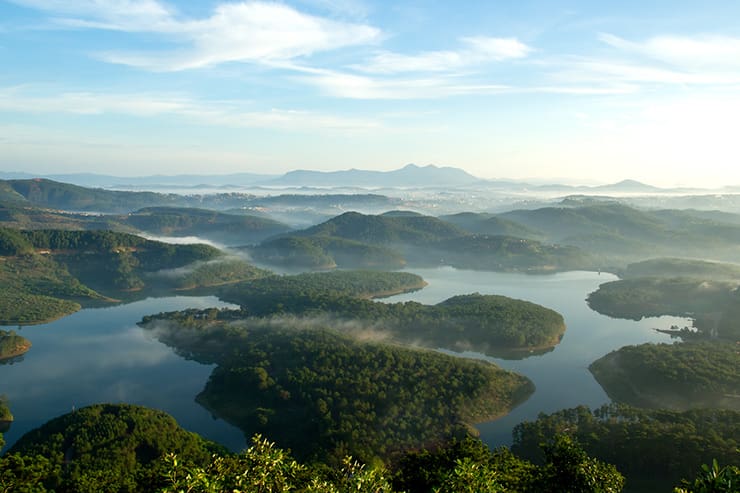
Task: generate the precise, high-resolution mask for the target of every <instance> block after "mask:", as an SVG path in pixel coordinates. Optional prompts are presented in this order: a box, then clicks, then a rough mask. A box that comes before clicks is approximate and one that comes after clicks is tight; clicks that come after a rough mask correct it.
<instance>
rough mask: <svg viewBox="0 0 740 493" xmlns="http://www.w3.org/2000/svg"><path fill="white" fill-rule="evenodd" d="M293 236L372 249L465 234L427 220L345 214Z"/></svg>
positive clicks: (419, 217)
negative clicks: (353, 243)
mask: <svg viewBox="0 0 740 493" xmlns="http://www.w3.org/2000/svg"><path fill="white" fill-rule="evenodd" d="M295 234H296V235H297V236H336V237H340V238H346V239H351V240H355V241H361V242H364V243H370V244H375V245H378V244H379V245H393V244H407V243H410V244H416V245H418V244H423V243H424V242H430V241H439V240H443V239H449V238H455V237H458V236H463V235H465V234H466V233H465V232H464V231H463V230H461V229H459V228H457V227H456V226H453V225H452V224H450V223H446V222H444V221H442V220H440V219H437V218H435V217H431V216H388V215H378V216H372V215H365V214H360V213H358V212H346V213H344V214H342V215H340V216H337V217H335V218H332V219H330V220H328V221H326V222H324V223H322V224H319V225H317V226H313V227H311V228H308V229H305V230H303V231H300V232H297V233H295Z"/></svg>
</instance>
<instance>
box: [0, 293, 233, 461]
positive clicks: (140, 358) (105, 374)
mask: <svg viewBox="0 0 740 493" xmlns="http://www.w3.org/2000/svg"><path fill="white" fill-rule="evenodd" d="M211 306H219V307H223V306H230V305H227V304H225V303H222V302H220V301H219V300H218V299H217V298H215V297H184V296H179V297H173V298H150V299H147V300H144V301H139V302H136V303H131V304H128V305H118V306H113V307H109V308H96V309H86V310H81V311H79V312H77V313H75V314H73V315H70V316H69V317H65V318H62V319H60V320H57V321H55V322H52V323H49V324H44V325H33V326H28V327H23V328H21V329H20V330H18V329H16V331H17V332H18V333H19V334H21V335H23V336H24V337H26V338H27V339H29V340H30V341H31V343H32V344H33V347H31V349H30V350H29V351H28V352H27V353H26V354H25V355H24V357H23V361H20V362H18V363H14V364H12V365H0V382H2V383H0V394H5V395H6V396H7V397H8V399H9V401H10V406H11V411H12V412H13V415H14V416H15V421H14V422H13V424H12V426H11V428H10V431H9V432H7V433H6V434H5V441H6V442H7V446H10V445H11V444H12V443H13V442H15V441H16V440H17V439H18V438H20V437H21V436H22V435H23V434H24V433H25V432H27V431H29V430H31V429H33V428H36V427H37V426H39V425H41V424H43V423H45V422H46V421H48V420H49V419H51V418H53V417H56V416H59V415H61V414H64V413H68V412H70V411H71V410H72V409H74V408H79V407H82V406H87V405H90V404H96V403H101V402H112V403H119V402H126V403H130V404H140V405H144V406H148V407H152V408H156V409H162V410H164V411H166V412H168V413H169V414H171V415H172V416H174V417H175V419H176V420H177V421H178V423H180V425H181V426H183V427H184V428H186V429H188V430H191V431H196V432H198V433H200V434H202V435H203V436H205V437H207V438H210V439H212V440H215V441H218V442H220V443H222V444H224V445H226V446H227V447H229V448H231V449H232V450H240V449H241V448H243V446H244V444H245V440H244V438H243V435H242V433H241V432H240V431H239V430H238V429H237V428H235V427H233V426H231V425H229V424H227V423H226V422H224V421H221V420H216V419H214V418H213V417H212V416H211V414H210V413H209V412H208V411H206V410H205V409H203V408H202V407H201V406H200V405H198V404H196V402H195V400H194V399H195V396H196V395H197V394H198V393H200V392H201V391H202V390H203V387H204V385H205V383H206V381H207V380H208V376H209V375H210V374H211V370H212V369H213V366H209V365H201V364H199V363H196V362H194V361H187V360H184V359H183V358H180V357H179V356H177V355H176V354H175V353H174V352H173V351H172V349H170V348H169V347H167V346H165V345H164V344H162V343H160V342H158V341H156V340H154V339H152V338H151V337H150V336H149V334H147V333H146V332H145V331H143V330H142V329H141V328H139V327H138V326H137V325H136V322H138V321H140V320H141V318H142V316H144V315H147V314H152V313H159V312H161V311H172V310H182V309H185V308H188V307H192V308H207V307H211Z"/></svg>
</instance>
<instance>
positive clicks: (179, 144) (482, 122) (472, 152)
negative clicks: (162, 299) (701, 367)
mask: <svg viewBox="0 0 740 493" xmlns="http://www.w3.org/2000/svg"><path fill="white" fill-rule="evenodd" d="M0 19H1V20H0V63H2V66H3V71H2V73H1V74H0V170H2V171H27V172H34V173H45V174H50V173H78V172H92V173H101V174H114V175H122V176H131V175H152V174H170V175H171V174H186V173H192V174H199V173H209V174H211V173H235V172H254V173H271V174H277V173H282V172H286V171H289V170H292V169H315V170H325V171H329V170H341V169H349V168H362V169H378V170H390V169H397V168H399V167H401V166H402V165H404V164H405V163H411V162H413V163H417V164H420V165H424V164H429V163H433V164H436V165H440V166H445V165H446V166H455V167H459V168H463V169H465V170H467V171H468V172H470V173H471V174H473V175H476V176H479V177H482V178H506V179H531V178H538V179H541V180H549V179H552V180H553V181H564V180H570V181H572V182H578V183H586V182H589V183H610V182H616V181H619V180H622V179H625V178H631V179H636V180H639V181H642V182H645V183H650V184H652V185H657V186H675V185H682V186H706V187H719V186H723V185H728V184H729V185H733V184H735V185H740V167H738V166H737V164H738V161H739V159H738V158H740V151H738V148H737V146H736V145H735V144H734V142H735V139H736V137H735V133H736V129H737V128H740V25H738V21H737V19H740V5H737V4H733V3H732V2H721V1H717V0H713V1H707V2H701V3H697V2H691V1H688V0H679V1H671V2H668V1H656V2H649V3H646V2H636V1H629V2H619V3H618V4H617V3H614V4H611V5H607V6H605V5H601V4H600V3H598V2H597V3H594V2H587V1H584V0H570V1H559V2H547V1H544V0H526V1H522V2H516V3H511V4H509V3H506V4H502V5H493V4H491V2H485V1H474V2H465V3H463V4H460V3H457V2H454V3H453V2H444V3H441V4H435V5H428V2H417V1H400V2H385V1H374V2H369V1H363V0H289V1H283V2H269V1H238V2H225V1H216V2H212V1H204V2H196V3H193V2H183V1H179V0H177V1H169V2H161V1H158V0H140V1H136V0H97V1H93V0H79V1H73V0H62V1H59V0H12V1H0Z"/></svg>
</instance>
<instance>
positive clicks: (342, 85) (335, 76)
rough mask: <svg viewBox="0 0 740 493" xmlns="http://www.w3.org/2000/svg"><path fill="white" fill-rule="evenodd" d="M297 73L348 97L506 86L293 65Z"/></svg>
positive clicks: (428, 95) (427, 95)
mask: <svg viewBox="0 0 740 493" xmlns="http://www.w3.org/2000/svg"><path fill="white" fill-rule="evenodd" d="M293 68H294V69H296V70H301V71H304V72H306V73H307V74H308V75H305V76H302V77H299V79H300V80H302V81H303V82H305V83H307V84H310V85H313V86H316V87H318V88H319V89H320V90H322V91H323V92H324V93H326V94H329V95H331V96H334V97H340V98H348V99H434V98H441V97H446V96H460V95H465V94H496V93H502V92H507V91H509V90H510V88H509V87H508V86H505V85H499V84H475V83H469V82H465V81H464V80H462V79H458V78H456V77H444V76H435V77H417V78H405V79H393V78H378V77H368V76H365V75H357V74H352V73H347V72H338V71H333V70H323V69H311V68H306V67H302V68H301V67H295V66H294V67H293Z"/></svg>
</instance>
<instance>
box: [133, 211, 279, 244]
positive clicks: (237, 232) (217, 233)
mask: <svg viewBox="0 0 740 493" xmlns="http://www.w3.org/2000/svg"><path fill="white" fill-rule="evenodd" d="M123 220H124V221H125V222H126V223H127V224H129V225H131V226H133V227H135V228H137V229H138V230H141V231H144V232H146V233H150V234H155V235H163V236H200V237H204V238H208V239H209V240H211V241H215V242H217V243H223V244H226V245H245V244H250V243H258V242H260V241H262V240H264V239H266V238H268V237H270V236H274V235H277V234H282V233H286V232H287V231H289V230H290V228H289V227H288V226H287V225H285V224H282V223H280V222H277V221H274V220H271V219H266V218H263V217H258V216H253V215H247V214H239V215H237V214H226V213H223V212H217V211H213V210H208V209H197V208H181V207H149V208H145V209H140V210H138V211H136V212H133V213H131V214H128V215H127V216H126V217H125V218H123Z"/></svg>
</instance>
